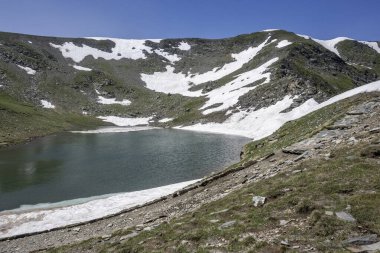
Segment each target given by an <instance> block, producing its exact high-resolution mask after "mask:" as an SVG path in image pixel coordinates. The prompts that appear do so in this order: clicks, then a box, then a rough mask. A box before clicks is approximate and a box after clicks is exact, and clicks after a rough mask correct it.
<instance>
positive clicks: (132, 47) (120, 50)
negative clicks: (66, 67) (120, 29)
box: [50, 37, 160, 62]
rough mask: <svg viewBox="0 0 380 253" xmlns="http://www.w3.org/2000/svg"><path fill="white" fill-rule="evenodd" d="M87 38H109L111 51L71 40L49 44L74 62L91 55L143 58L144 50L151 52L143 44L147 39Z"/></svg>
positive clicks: (114, 57) (105, 57) (107, 57)
mask: <svg viewBox="0 0 380 253" xmlns="http://www.w3.org/2000/svg"><path fill="white" fill-rule="evenodd" d="M88 39H94V40H111V41H113V42H114V43H115V47H114V48H112V52H105V51H102V50H99V49H97V48H93V47H89V46H87V45H82V46H77V45H75V44H74V43H72V42H65V43H63V45H56V44H53V43H50V46H52V47H54V48H58V49H59V50H60V51H61V53H62V55H63V56H64V57H65V58H71V59H72V60H73V61H75V62H81V61H82V60H83V59H84V58H85V57H86V56H89V55H91V56H93V57H94V58H95V59H98V58H104V59H106V60H111V59H115V60H120V59H122V58H128V59H133V60H137V59H145V58H146V56H145V54H144V51H147V52H148V53H152V48H150V47H148V46H146V45H145V42H146V41H147V40H126V39H114V38H101V37H93V38H88ZM150 41H152V42H156V43H158V42H160V40H150Z"/></svg>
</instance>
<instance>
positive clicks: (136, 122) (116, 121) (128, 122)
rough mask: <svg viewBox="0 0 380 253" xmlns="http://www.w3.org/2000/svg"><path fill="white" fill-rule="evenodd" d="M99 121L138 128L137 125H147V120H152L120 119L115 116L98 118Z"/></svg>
mask: <svg viewBox="0 0 380 253" xmlns="http://www.w3.org/2000/svg"><path fill="white" fill-rule="evenodd" d="M98 118H99V119H101V120H103V121H105V122H110V123H112V124H114V125H116V126H123V127H125V126H139V125H148V124H149V120H151V119H152V117H149V118H122V117H117V116H99V117H98Z"/></svg>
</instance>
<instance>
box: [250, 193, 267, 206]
mask: <svg viewBox="0 0 380 253" xmlns="http://www.w3.org/2000/svg"><path fill="white" fill-rule="evenodd" d="M265 201H266V198H265V197H262V196H253V197H252V202H253V206H254V207H258V206H262V205H264V204H265Z"/></svg>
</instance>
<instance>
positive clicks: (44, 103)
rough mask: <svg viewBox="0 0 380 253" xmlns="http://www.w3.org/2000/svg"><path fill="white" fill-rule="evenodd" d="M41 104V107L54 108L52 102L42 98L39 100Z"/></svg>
mask: <svg viewBox="0 0 380 253" xmlns="http://www.w3.org/2000/svg"><path fill="white" fill-rule="evenodd" d="M41 105H42V107H43V108H47V109H54V108H55V105H53V104H52V103H50V102H49V101H47V100H44V99H42V100H41Z"/></svg>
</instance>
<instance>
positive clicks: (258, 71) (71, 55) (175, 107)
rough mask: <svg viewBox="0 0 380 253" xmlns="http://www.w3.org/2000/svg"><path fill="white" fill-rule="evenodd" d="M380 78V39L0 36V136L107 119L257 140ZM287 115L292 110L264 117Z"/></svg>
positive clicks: (278, 33)
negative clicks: (309, 110)
mask: <svg viewBox="0 0 380 253" xmlns="http://www.w3.org/2000/svg"><path fill="white" fill-rule="evenodd" d="M379 76H380V43H379V42H366V41H356V40H353V39H349V38H336V39H332V40H318V39H314V38H311V37H309V36H305V35H297V34H294V33H291V32H287V31H283V30H273V29H272V30H265V31H261V32H256V33H252V34H244V35H239V36H236V37H232V38H226V39H213V40H211V39H197V38H187V39H162V40H158V39H152V40H127V39H113V38H56V37H40V36H32V35H23V34H13V33H0V121H1V122H2V123H0V143H2V144H4V145H6V144H9V143H12V142H18V141H23V140H25V139H28V138H32V137H35V136H39V135H45V134H48V133H51V132H56V131H62V130H64V129H72V128H80V127H86V128H87V127H94V126H98V125H102V124H105V123H104V122H102V121H100V119H102V120H104V121H107V122H110V123H115V124H117V125H121V126H133V125H141V124H149V125H152V126H165V127H167V126H168V127H182V128H184V129H195V130H203V131H211V132H221V133H232V134H240V135H244V136H247V137H251V138H256V139H258V138H262V137H265V136H268V135H270V134H271V133H273V132H274V131H275V130H277V129H278V128H279V127H280V126H281V125H282V124H284V123H285V122H286V121H288V120H292V119H295V118H296V116H294V115H295V114H298V111H299V110H300V109H302V108H304V107H305V104H306V105H311V104H312V105H316V104H318V103H321V102H323V101H326V100H327V99H329V98H331V97H332V96H334V95H337V94H340V93H342V92H344V91H347V90H350V89H352V88H355V87H358V86H361V85H363V84H367V83H370V82H373V81H376V80H378V79H380V77H379ZM259 112H260V113H259ZM287 112H294V113H293V114H292V115H293V116H291V115H287V117H286V118H284V117H280V119H279V120H278V123H275V124H272V123H271V122H264V123H262V122H263V121H265V119H267V118H268V113H269V114H270V115H272V116H273V115H275V116H276V117H279V115H280V116H281V115H285V114H284V113H287ZM268 126H270V127H268Z"/></svg>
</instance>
